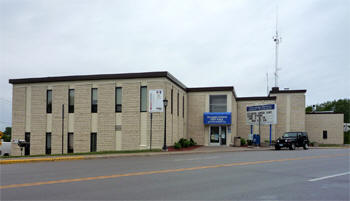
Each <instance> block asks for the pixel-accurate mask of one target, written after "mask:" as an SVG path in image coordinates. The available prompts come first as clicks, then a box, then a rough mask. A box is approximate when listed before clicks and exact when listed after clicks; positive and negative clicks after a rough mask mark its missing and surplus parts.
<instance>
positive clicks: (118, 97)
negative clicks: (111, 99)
mask: <svg viewBox="0 0 350 201" xmlns="http://www.w3.org/2000/svg"><path fill="white" fill-rule="evenodd" d="M115 112H122V88H121V87H116V88H115Z"/></svg>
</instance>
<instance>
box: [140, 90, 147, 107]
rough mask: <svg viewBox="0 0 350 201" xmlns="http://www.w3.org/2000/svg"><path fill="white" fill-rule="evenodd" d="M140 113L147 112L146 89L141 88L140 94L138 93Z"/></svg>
mask: <svg viewBox="0 0 350 201" xmlns="http://www.w3.org/2000/svg"><path fill="white" fill-rule="evenodd" d="M140 111H141V112H146V111H147V87H146V86H142V87H141V92H140Z"/></svg>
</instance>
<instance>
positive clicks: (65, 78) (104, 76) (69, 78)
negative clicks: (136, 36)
mask: <svg viewBox="0 0 350 201" xmlns="http://www.w3.org/2000/svg"><path fill="white" fill-rule="evenodd" d="M158 77H166V78H167V79H168V80H170V81H172V82H173V83H175V84H176V85H178V86H179V87H180V88H182V89H183V90H186V88H187V87H186V86H185V85H184V84H183V83H182V82H180V81H179V80H178V79H176V78H175V77H174V76H173V75H171V74H170V73H169V72H168V71H155V72H139V73H118V74H94V75H71V76H54V77H37V78H19V79H9V83H10V84H30V83H43V82H66V81H86V80H107V79H136V78H158Z"/></svg>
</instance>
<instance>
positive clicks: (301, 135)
mask: <svg viewBox="0 0 350 201" xmlns="http://www.w3.org/2000/svg"><path fill="white" fill-rule="evenodd" d="M284 147H286V148H289V149H290V150H294V149H295V148H296V147H303V148H304V149H308V148H309V138H308V137H307V133H306V132H287V133H284V134H283V136H282V138H278V139H277V141H276V144H275V149H276V150H280V149H281V148H284Z"/></svg>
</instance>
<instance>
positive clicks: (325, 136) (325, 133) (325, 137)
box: [322, 130, 328, 140]
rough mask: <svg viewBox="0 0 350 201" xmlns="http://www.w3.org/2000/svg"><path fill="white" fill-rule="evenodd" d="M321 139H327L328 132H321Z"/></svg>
mask: <svg viewBox="0 0 350 201" xmlns="http://www.w3.org/2000/svg"><path fill="white" fill-rule="evenodd" d="M322 139H324V140H326V139H328V131H327V130H323V133H322Z"/></svg>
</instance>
